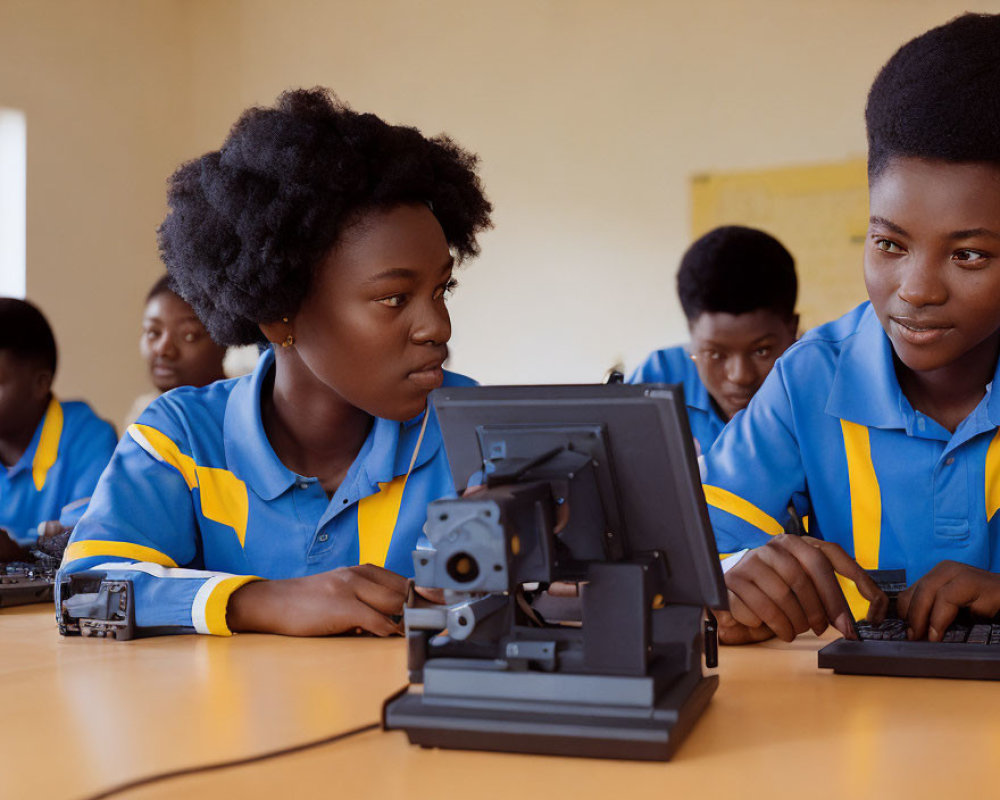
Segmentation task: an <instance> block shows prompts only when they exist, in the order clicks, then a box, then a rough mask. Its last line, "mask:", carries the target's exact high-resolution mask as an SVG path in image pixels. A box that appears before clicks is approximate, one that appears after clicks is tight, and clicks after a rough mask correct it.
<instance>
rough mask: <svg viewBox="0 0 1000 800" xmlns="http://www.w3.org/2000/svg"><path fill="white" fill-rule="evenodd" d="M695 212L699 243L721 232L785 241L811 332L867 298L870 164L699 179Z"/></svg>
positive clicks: (695, 234)
mask: <svg viewBox="0 0 1000 800" xmlns="http://www.w3.org/2000/svg"><path fill="white" fill-rule="evenodd" d="M691 210H692V214H691V221H692V231H691V232H692V235H693V237H694V238H697V237H699V236H701V235H702V234H704V233H706V232H707V231H709V230H711V229H712V228H715V227H717V226H719V225H747V226H749V227H751V228H760V229H761V230H764V231H767V232H768V233H770V234H771V235H772V236H775V237H776V238H778V239H780V240H781V242H782V243H783V244H784V245H785V247H787V248H788V250H789V251H790V252H791V253H792V255H793V256H794V257H795V266H796V269H797V271H798V275H799V313H800V314H801V315H802V330H803V331H805V330H808V329H809V328H812V327H815V326H816V325H819V324H821V323H823V322H827V321H828V320H831V319H834V318H836V317H838V316H840V315H841V314H843V313H844V312H846V311H848V310H850V309H851V308H853V307H854V306H856V305H857V304H858V303H860V302H861V301H863V300H864V299H865V298H866V297H867V294H866V292H865V283H864V277H863V274H862V258H863V255H864V244H865V232H866V230H867V228H868V181H867V174H866V166H865V160H864V159H851V160H849V161H843V162H837V163H830V164H815V165H808V166H799V167H779V168H774V169H765V170H753V171H745V172H719V173H709V174H704V175H696V176H695V177H694V178H692V181H691Z"/></svg>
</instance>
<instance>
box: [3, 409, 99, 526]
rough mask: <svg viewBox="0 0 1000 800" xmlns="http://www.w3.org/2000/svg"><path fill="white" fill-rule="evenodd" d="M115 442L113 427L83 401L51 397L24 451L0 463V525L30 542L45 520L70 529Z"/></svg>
mask: <svg viewBox="0 0 1000 800" xmlns="http://www.w3.org/2000/svg"><path fill="white" fill-rule="evenodd" d="M117 441H118V437H117V436H116V435H115V429H114V428H113V427H111V425H110V424H109V423H107V422H105V421H104V420H103V419H101V418H100V417H98V416H97V415H96V414H95V413H94V412H93V411H91V409H90V406H88V405H87V404H86V403H82V402H79V401H76V402H67V403H62V402H60V401H59V400H57V399H56V397H55V396H53V397H52V399H51V400H50V401H49V406H48V408H47V409H46V411H45V416H44V417H43V418H42V421H41V422H39V423H38V427H37V428H36V429H35V435H34V436H33V437H32V439H31V444H29V445H28V449H27V450H25V451H24V455H22V456H21V458H20V460H19V461H18V462H17V463H16V464H14V466H12V467H8V468H6V469H3V468H2V467H0V528H3V529H5V530H6V531H7V532H8V533H9V534H10V535H11V537H12V538H13V539H14V540H15V541H16V542H17V543H18V544H20V545H30V544H33V543H34V542H35V541H36V540H37V539H38V534H39V526H40V525H43V524H44V523H46V522H49V521H50V520H59V521H60V522H61V523H62V524H63V525H65V526H66V527H67V528H71V527H73V525H75V524H76V521H77V520H78V519H79V518H80V516H81V515H82V514H83V512H84V511H85V510H86V507H87V502H88V501H89V500H90V495H91V493H92V492H93V491H94V487H95V486H96V485H97V479H98V478H100V477H101V472H103V471H104V468H105V467H106V466H107V464H108V459H110V458H111V453H112V452H113V451H114V449H115V444H116V443H117Z"/></svg>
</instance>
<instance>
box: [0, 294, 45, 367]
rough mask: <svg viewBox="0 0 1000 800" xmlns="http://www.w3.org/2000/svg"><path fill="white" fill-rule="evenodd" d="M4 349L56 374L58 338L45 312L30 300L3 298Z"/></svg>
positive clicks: (0, 341) (0, 330)
mask: <svg viewBox="0 0 1000 800" xmlns="http://www.w3.org/2000/svg"><path fill="white" fill-rule="evenodd" d="M0 350H6V351H7V352H9V353H11V354H12V355H13V356H14V357H15V358H17V359H20V360H22V361H33V362H34V363H36V364H38V366H39V367H41V368H42V369H46V370H48V371H49V372H51V373H52V374H53V375H55V374H56V360H57V356H56V338H55V336H53V335H52V328H51V327H49V323H48V320H46V319H45V315H44V314H43V313H42V312H41V311H39V310H38V307H37V306H35V305H33V304H32V303H29V302H28V301H27V300H18V299H17V298H15V297H0Z"/></svg>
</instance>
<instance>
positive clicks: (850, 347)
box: [704, 14, 1000, 642]
mask: <svg viewBox="0 0 1000 800" xmlns="http://www.w3.org/2000/svg"><path fill="white" fill-rule="evenodd" d="M998 41H1000V16H987V15H972V14H969V15H965V16H962V17H959V18H957V19H955V20H953V21H952V22H950V23H948V24H947V25H944V26H942V27H939V28H936V29H934V30H932V31H930V32H928V33H926V34H924V35H923V36H920V37H918V38H917V39H915V40H913V41H911V42H909V43H908V44H906V45H905V46H904V47H902V48H901V49H900V50H899V51H898V52H897V53H896V54H895V55H894V56H893V57H892V58H891V59H890V60H889V62H888V63H887V64H886V65H885V67H884V68H883V69H882V71H881V73H880V74H879V76H878V77H877V78H876V80H875V82H874V84H873V86H872V89H871V92H870V94H869V96H868V105H867V110H866V122H867V129H868V144H869V152H868V172H869V188H870V213H871V218H870V222H869V229H868V237H867V245H866V249H865V281H866V284H867V287H868V294H869V297H870V300H871V302H870V303H865V304H864V305H862V306H861V307H859V308H857V309H855V310H854V311H852V312H850V313H849V314H847V315H845V316H844V317H842V318H841V319H839V320H836V321H835V322H832V323H829V324H827V325H824V326H822V327H820V328H818V329H816V330H814V331H812V332H810V333H809V334H807V335H806V336H805V337H803V339H802V340H801V341H800V342H799V343H797V344H796V345H794V346H793V347H792V348H790V349H789V350H788V352H787V353H786V354H785V356H784V357H783V358H782V359H781V361H780V362H779V363H778V364H777V365H776V366H775V369H774V371H773V372H772V373H771V375H770V376H769V377H768V379H767V381H766V382H765V383H764V386H763V387H762V388H761V390H760V392H759V393H758V394H757V396H756V397H755V398H754V400H753V402H752V403H751V404H750V406H749V408H748V409H747V411H746V412H745V413H744V414H742V415H741V416H740V417H738V418H737V419H736V420H734V422H733V425H731V426H730V427H729V428H727V429H726V431H725V432H723V434H722V435H721V436H720V437H719V439H718V440H717V442H716V444H715V446H714V447H713V448H712V450H711V452H710V453H709V454H708V456H707V458H706V464H705V475H704V482H705V493H706V498H707V499H708V502H709V507H710V513H711V517H712V523H713V526H714V528H715V532H716V536H717V539H718V544H719V550H720V551H724V552H733V551H742V552H741V553H740V554H739V555H738V556H735V557H733V558H731V559H729V560H728V563H727V565H726V567H727V571H726V583H727V585H728V587H729V590H730V607H731V614H726V615H724V616H723V618H722V619H721V620H720V622H721V624H722V631H721V632H722V636H723V640H724V641H728V642H745V641H756V640H760V639H764V638H767V637H769V636H771V635H777V636H779V637H780V638H782V639H785V640H790V639H792V638H793V637H794V636H795V635H797V634H799V633H802V632H803V631H805V630H808V629H810V628H811V629H813V630H814V631H817V632H819V631H822V630H823V629H824V628H825V627H826V625H827V623H828V621H829V622H833V624H834V625H835V626H836V627H837V628H838V629H839V630H840V631H841V632H842V633H843V634H844V635H845V636H847V637H848V638H852V637H853V632H852V629H851V619H850V617H851V612H850V610H849V608H848V603H847V600H846V599H845V597H844V596H843V594H841V592H840V590H839V588H838V585H837V581H836V579H835V573H840V574H841V575H843V576H845V577H846V578H849V579H850V580H851V581H853V582H854V584H855V585H856V588H857V590H858V591H859V592H860V595H861V596H862V597H863V598H864V599H866V600H868V601H870V602H871V603H872V607H871V611H870V614H871V616H873V617H874V618H878V617H879V616H881V614H882V613H883V612H884V608H885V602H886V601H885V597H884V595H882V594H881V593H880V592H879V590H878V589H877V587H876V586H875V585H874V583H873V582H872V581H871V579H870V578H869V577H868V576H867V574H866V573H865V572H864V569H873V568H880V569H893V568H903V569H905V570H906V574H907V579H908V581H909V583H910V584H911V586H910V588H909V589H908V590H907V591H906V592H905V593H903V594H902V595H901V596H900V598H899V602H898V608H899V611H900V613H901V614H902V615H903V616H904V617H905V618H906V620H907V623H908V628H909V631H908V635H909V636H910V637H911V638H923V637H925V636H926V637H927V638H929V639H931V640H939V639H940V638H941V636H942V634H943V632H944V631H945V629H946V628H947V626H948V624H949V623H950V622H951V621H952V620H953V619H954V618H955V615H956V613H957V611H958V609H960V608H963V607H965V608H969V609H971V610H972V612H973V613H976V614H981V615H984V616H992V615H994V614H996V613H997V612H998V611H1000V576H998V575H997V574H995V573H997V572H998V571H1000V544H998V537H1000V515H997V513H996V512H997V509H998V507H1000V436H998V428H997V426H998V424H1000V396H998V395H997V391H998V383H997V380H996V378H997V376H998V353H1000V92H998V91H997V87H998V86H1000V49H998V48H997V42H998ZM793 498H798V499H800V500H804V501H805V502H807V503H808V505H809V507H810V517H811V529H810V533H811V534H812V538H798V537H794V536H785V535H781V533H780V532H781V519H782V515H783V514H784V513H785V509H786V508H787V507H788V503H789V500H790V499H793ZM851 592H853V589H851ZM858 599H860V598H858Z"/></svg>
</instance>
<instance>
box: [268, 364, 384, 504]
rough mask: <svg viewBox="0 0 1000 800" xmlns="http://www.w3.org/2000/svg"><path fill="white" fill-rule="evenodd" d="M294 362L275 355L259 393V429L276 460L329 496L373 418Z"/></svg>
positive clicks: (336, 485)
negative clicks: (316, 481)
mask: <svg viewBox="0 0 1000 800" xmlns="http://www.w3.org/2000/svg"><path fill="white" fill-rule="evenodd" d="M296 362H297V359H295V358H294V357H293V358H283V357H278V358H276V359H275V368H274V371H273V372H272V373H271V378H270V379H269V381H268V384H267V385H266V386H265V387H264V391H263V392H262V393H261V416H262V419H263V422H264V431H265V432H266V433H267V438H268V441H269V442H270V443H271V447H272V448H274V452H275V453H276V454H277V456H278V458H279V459H280V460H281V463H283V464H284V465H285V466H286V467H288V468H289V469H290V470H292V471H293V472H295V473H298V474H299V475H304V476H307V477H316V478H318V479H319V482H320V485H322V487H323V488H324V489H325V490H326V493H327V494H328V495H331V496H332V495H333V493H334V492H335V491H336V489H337V487H338V486H339V485H340V484H341V482H343V480H344V477H345V476H346V475H347V471H348V470H349V469H350V467H351V464H353V463H354V459H355V458H356V457H357V455H358V452H359V451H360V450H361V446H362V445H363V444H364V442H365V439H366V438H367V436H368V432H369V431H370V430H371V426H372V423H373V419H374V418H373V417H372V416H371V415H370V414H368V413H367V412H365V411H362V410H361V409H360V408H357V407H356V406H353V405H351V404H350V403H348V402H347V401H346V400H344V399H343V398H342V397H341V396H340V395H338V394H337V393H336V392H334V391H333V390H332V389H331V388H330V387H329V386H326V385H325V384H322V383H319V382H318V381H317V379H316V377H315V376H314V375H313V374H312V373H311V372H309V370H307V369H304V368H302V367H303V365H301V363H296Z"/></svg>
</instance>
